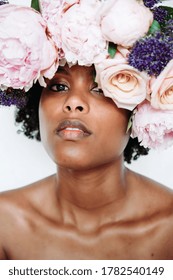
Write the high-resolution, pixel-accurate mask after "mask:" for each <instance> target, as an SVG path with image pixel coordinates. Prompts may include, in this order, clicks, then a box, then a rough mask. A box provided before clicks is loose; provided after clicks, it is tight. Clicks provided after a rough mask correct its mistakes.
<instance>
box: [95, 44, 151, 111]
mask: <svg viewBox="0 0 173 280" xmlns="http://www.w3.org/2000/svg"><path fill="white" fill-rule="evenodd" d="M120 51H121V53H120ZM127 52H128V51H127V50H123V48H119V50H118V51H117V52H116V55H115V57H114V58H113V59H105V60H104V61H103V62H102V63H99V64H96V65H95V68H96V82H97V83H98V85H99V87H101V88H102V90H103V92H104V95H105V96H107V97H110V98H112V99H113V101H114V102H115V104H116V105H117V107H119V108H124V109H128V110H133V109H134V108H135V107H136V106H137V105H138V104H139V103H141V102H142V101H143V100H144V99H145V98H146V96H147V89H148V87H147V85H148V76H147V75H146V74H145V73H142V72H139V71H138V70H137V69H135V68H133V67H132V66H130V65H128V64H127V60H126V58H125V57H124V56H123V54H125V55H126V54H127Z"/></svg>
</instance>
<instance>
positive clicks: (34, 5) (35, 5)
mask: <svg viewBox="0 0 173 280" xmlns="http://www.w3.org/2000/svg"><path fill="white" fill-rule="evenodd" d="M31 7H32V8H33V9H35V10H36V11H38V12H39V11H40V6H39V0H32V2H31Z"/></svg>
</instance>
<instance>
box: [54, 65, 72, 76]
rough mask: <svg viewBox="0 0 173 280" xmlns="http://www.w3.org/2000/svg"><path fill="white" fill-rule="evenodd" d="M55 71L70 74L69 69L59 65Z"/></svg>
mask: <svg viewBox="0 0 173 280" xmlns="http://www.w3.org/2000/svg"><path fill="white" fill-rule="evenodd" d="M56 73H62V74H65V75H70V73H69V71H68V70H66V69H65V68H64V67H63V66H59V67H58V69H57V71H56Z"/></svg>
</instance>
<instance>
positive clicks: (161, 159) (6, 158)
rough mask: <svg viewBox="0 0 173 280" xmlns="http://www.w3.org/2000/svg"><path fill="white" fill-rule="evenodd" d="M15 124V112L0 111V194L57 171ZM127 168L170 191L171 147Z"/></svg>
mask: <svg viewBox="0 0 173 280" xmlns="http://www.w3.org/2000/svg"><path fill="white" fill-rule="evenodd" d="M14 123H15V120H14V108H13V107H10V108H8V107H0V191H2V190H7V189H13V188H17V187H21V186H24V185H26V184H29V183H31V182H34V181H36V180H39V179H41V178H44V177H46V176H48V175H50V174H53V173H55V171H56V167H55V165H54V163H53V162H52V161H51V160H50V159H49V157H48V155H47V154H46V152H45V150H44V148H43V146H42V144H41V143H40V142H37V141H36V140H30V139H28V138H27V137H25V136H24V135H23V134H22V133H21V134H18V133H17V131H18V129H19V127H18V126H15V124H14ZM128 167H129V168H131V169H133V170H135V171H137V172H139V173H141V174H144V175H146V176H148V177H150V178H152V179H154V180H156V181H159V182H160V183H163V184H165V185H167V186H169V187H170V188H173V147H172V148H169V149H168V150H165V151H162V152H161V151H150V154H149V155H147V156H142V157H141V158H139V159H138V160H137V161H136V162H133V164H131V165H128Z"/></svg>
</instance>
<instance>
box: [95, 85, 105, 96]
mask: <svg viewBox="0 0 173 280" xmlns="http://www.w3.org/2000/svg"><path fill="white" fill-rule="evenodd" d="M92 91H93V92H94V93H96V94H98V95H102V96H103V95H104V93H103V90H102V89H101V88H99V87H98V86H97V85H96V86H94V87H93V88H92Z"/></svg>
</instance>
